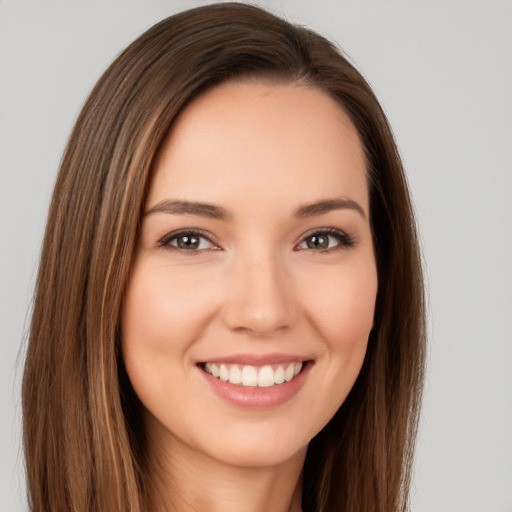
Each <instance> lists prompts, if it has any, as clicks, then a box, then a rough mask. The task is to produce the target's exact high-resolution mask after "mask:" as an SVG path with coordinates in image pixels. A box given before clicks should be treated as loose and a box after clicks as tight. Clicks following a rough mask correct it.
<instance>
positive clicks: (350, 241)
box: [294, 227, 356, 252]
mask: <svg viewBox="0 0 512 512" xmlns="http://www.w3.org/2000/svg"><path fill="white" fill-rule="evenodd" d="M316 234H322V235H328V236H334V237H335V238H338V240H339V244H338V245H336V246H335V247H330V248H328V249H323V250H318V251H317V252H331V251H336V250H343V249H348V248H350V247H353V246H354V245H355V243H356V241H355V239H354V237H353V236H352V235H349V234H348V233H346V232H345V231H343V230H341V229H337V228H332V227H330V228H313V229H310V230H309V231H307V232H306V233H304V234H303V235H302V236H301V238H300V240H299V242H298V243H297V244H296V245H295V247H294V250H295V251H301V250H304V249H299V245H300V244H302V243H303V242H304V241H305V240H306V239H307V238H308V237H310V236H312V235H316ZM310 250H312V249H310Z"/></svg>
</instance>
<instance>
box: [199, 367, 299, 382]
mask: <svg viewBox="0 0 512 512" xmlns="http://www.w3.org/2000/svg"><path fill="white" fill-rule="evenodd" d="M274 368H275V369H274ZM274 368H272V366H270V365H266V366H263V367H261V368H259V369H258V368H256V367H255V366H250V365H244V366H241V367H240V366H238V365H237V364H234V365H230V364H224V363H222V364H215V363H205V365H204V370H205V371H206V372H207V373H209V374H211V375H213V376H214V377H216V378H218V379H220V380H222V381H224V382H230V383H231V384H242V386H246V387H256V386H258V387H261V388H268V387H270V386H273V385H275V384H283V382H290V381H291V380H293V378H294V377H296V376H297V375H298V374H299V373H300V371H301V369H302V363H289V364H288V365H286V366H284V365H279V366H277V367H274Z"/></svg>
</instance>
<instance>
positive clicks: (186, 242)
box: [178, 235, 199, 249]
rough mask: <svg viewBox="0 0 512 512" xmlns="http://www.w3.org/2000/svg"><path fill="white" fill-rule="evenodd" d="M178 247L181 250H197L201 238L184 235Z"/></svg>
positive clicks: (179, 240) (180, 238) (179, 239)
mask: <svg viewBox="0 0 512 512" xmlns="http://www.w3.org/2000/svg"><path fill="white" fill-rule="evenodd" d="M178 245H179V247H180V248H181V249H197V247H198V246H199V238H198V237H197V236H194V235H183V236H180V237H179V238H178Z"/></svg>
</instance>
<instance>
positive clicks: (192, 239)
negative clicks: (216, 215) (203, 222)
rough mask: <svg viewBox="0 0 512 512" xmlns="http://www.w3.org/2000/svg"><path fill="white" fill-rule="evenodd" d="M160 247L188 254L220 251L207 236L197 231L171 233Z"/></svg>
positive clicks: (162, 241) (161, 242)
mask: <svg viewBox="0 0 512 512" xmlns="http://www.w3.org/2000/svg"><path fill="white" fill-rule="evenodd" d="M158 245H159V246H160V247H169V248H170V249H176V250H179V251H180V250H182V251H188V252H199V251H202V250H204V249H212V250H214V249H218V247H217V246H216V245H215V244H214V243H212V242H211V241H210V240H209V238H208V237H207V236H206V235H203V234H202V233H201V232H195V231H181V232H178V233H170V234H169V235H167V236H166V237H164V238H163V239H162V240H161V241H160V242H159V244H158Z"/></svg>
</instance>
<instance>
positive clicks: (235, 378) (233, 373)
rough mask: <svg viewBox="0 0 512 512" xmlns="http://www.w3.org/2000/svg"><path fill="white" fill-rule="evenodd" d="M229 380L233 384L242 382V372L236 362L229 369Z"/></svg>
mask: <svg viewBox="0 0 512 512" xmlns="http://www.w3.org/2000/svg"><path fill="white" fill-rule="evenodd" d="M229 382H231V384H240V383H241V382H242V372H241V371H240V368H238V366H237V365H236V364H235V365H233V366H232V367H231V370H229Z"/></svg>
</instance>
